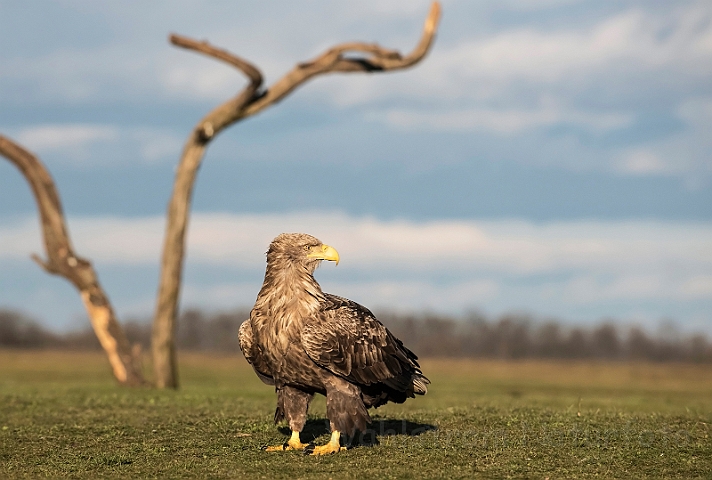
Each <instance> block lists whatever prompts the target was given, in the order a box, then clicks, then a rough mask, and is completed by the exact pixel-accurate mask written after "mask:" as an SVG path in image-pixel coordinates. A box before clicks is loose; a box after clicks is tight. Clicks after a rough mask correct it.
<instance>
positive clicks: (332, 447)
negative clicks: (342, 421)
mask: <svg viewBox="0 0 712 480" xmlns="http://www.w3.org/2000/svg"><path fill="white" fill-rule="evenodd" d="M340 437H341V433H340V432H339V431H337V430H334V431H333V432H331V440H329V443H327V444H326V445H320V446H318V447H314V450H312V451H311V452H310V453H309V454H310V455H330V454H332V453H336V452H340V451H342V450H346V447H342V446H341V443H340V442H339V438H340Z"/></svg>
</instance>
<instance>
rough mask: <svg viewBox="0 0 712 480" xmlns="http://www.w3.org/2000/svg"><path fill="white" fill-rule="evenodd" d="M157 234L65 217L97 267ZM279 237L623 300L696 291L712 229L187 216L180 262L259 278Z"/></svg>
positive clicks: (408, 267)
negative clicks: (575, 287)
mask: <svg viewBox="0 0 712 480" xmlns="http://www.w3.org/2000/svg"><path fill="white" fill-rule="evenodd" d="M38 228H39V227H38V225H37V222H36V220H34V219H28V220H26V221H24V222H20V223H18V224H15V225H12V226H5V227H2V228H0V240H1V241H0V244H2V245H3V248H2V250H1V251H0V258H3V257H4V258H6V259H9V258H18V257H25V256H26V255H28V254H29V253H31V252H33V251H37V250H39V231H38ZM163 228H164V220H163V218H161V217H147V218H103V217H101V218H72V219H71V220H70V229H71V231H72V236H73V238H74V242H75V244H76V245H77V252H78V253H79V254H81V255H85V256H87V257H89V258H92V259H94V260H96V261H98V262H102V263H105V264H117V265H122V264H136V265H139V264H156V263H157V262H158V258H159V255H160V246H161V242H162V235H163ZM283 231H305V232H310V233H312V234H314V235H316V236H317V237H319V238H321V239H322V241H324V242H326V243H329V244H331V245H333V246H334V247H336V248H337V249H338V250H339V251H340V253H341V257H342V264H341V265H340V266H339V269H340V270H341V269H348V270H350V271H352V272H364V273H373V272H391V273H397V272H401V274H403V275H425V276H428V275H445V276H446V277H447V278H450V279H451V280H452V279H458V281H463V279H465V280H464V281H466V279H467V278H470V279H472V275H474V274H477V275H478V276H481V275H505V276H514V277H521V278H525V277H528V276H531V275H550V274H570V273H572V272H579V274H586V275H587V276H588V277H591V278H593V277H601V278H604V277H606V276H612V277H615V278H616V279H617V280H616V281H617V282H619V284H615V283H610V282H608V284H609V286H610V285H613V286H612V287H611V288H613V290H615V291H617V292H623V294H624V295H635V294H636V292H638V291H640V292H644V293H645V292H648V293H650V292H653V291H661V290H662V289H663V285H662V283H661V284H660V285H658V286H655V285H656V284H655V283H654V282H653V283H645V282H647V281H648V280H649V279H652V278H667V279H668V280H669V281H675V282H678V281H680V279H685V281H690V282H692V283H689V285H688V284H685V285H688V286H687V287H684V288H683V289H682V290H680V291H683V290H684V291H688V292H703V291H705V290H704V288H703V286H704V285H706V284H705V283H704V282H705V281H706V280H700V279H706V278H707V277H706V276H708V275H710V274H712V226H710V225H707V224H696V223H669V222H642V221H637V222H595V221H576V222H560V223H549V224H533V223H529V222H523V221H509V220H499V221H456V220H453V221H431V222H423V223H415V222H408V221H380V220H376V219H372V218H353V217H349V216H346V215H342V214H337V213H331V214H330V213H301V214H285V215H231V214H195V215H193V217H192V220H191V225H190V231H189V236H188V261H189V262H190V263H193V264H202V265H215V266H229V267H231V268H241V269H248V270H257V271H260V270H262V269H263V268H264V253H265V251H266V249H267V246H268V245H269V242H270V241H271V240H272V239H273V238H274V237H275V236H277V235H278V234H279V233H282V232H283ZM582 278H583V277H582ZM693 278H695V279H697V280H694V281H693V280H691V279H693ZM641 279H646V280H645V281H643V280H641ZM670 279H672V280H670ZM478 281H479V280H478ZM700 282H702V283H700ZM700 285H702V286H700ZM664 287H665V288H668V287H669V285H664ZM680 288H682V287H680ZM646 289H647V290H646ZM583 290H585V288H584V289H583ZM648 293H645V294H646V295H647V294H648Z"/></svg>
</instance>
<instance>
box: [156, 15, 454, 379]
mask: <svg viewBox="0 0 712 480" xmlns="http://www.w3.org/2000/svg"><path fill="white" fill-rule="evenodd" d="M439 19H440V5H439V3H438V2H433V4H432V6H431V8H430V12H429V14H428V17H427V19H426V21H425V26H424V28H423V34H422V36H421V39H420V42H419V43H418V45H417V46H416V47H415V49H414V50H413V51H412V52H411V53H409V54H408V55H406V56H402V55H401V54H400V53H399V52H397V51H395V50H388V49H385V48H382V47H380V46H379V45H376V44H366V43H358V42H351V43H343V44H341V45H337V46H335V47H333V48H331V49H329V50H327V51H326V52H324V53H323V54H322V55H320V56H319V57H317V58H315V59H314V60H312V61H309V62H305V63H300V64H297V65H296V66H295V67H294V68H293V69H292V70H291V71H290V72H288V73H287V74H286V75H284V76H283V77H282V78H281V79H280V80H278V81H277V82H276V83H274V85H272V86H271V87H270V88H268V89H267V90H261V86H262V74H261V73H260V71H259V70H258V69H257V68H255V67H254V66H252V65H251V64H250V63H248V62H246V61H245V60H243V59H241V58H239V57H237V56H235V55H233V54H231V53H229V52H226V51H224V50H220V49H218V48H215V47H213V46H212V45H210V44H208V43H207V42H197V41H195V40H192V39H189V38H185V37H181V36H178V35H171V37H170V41H171V42H172V43H173V44H174V45H176V46H179V47H183V48H187V49H191V50H195V51H197V52H200V53H203V54H205V55H208V56H211V57H213V58H216V59H218V60H222V61H224V62H227V63H229V64H231V65H233V66H234V67H236V68H237V69H239V70H240V71H242V72H243V73H244V74H245V75H246V76H247V77H248V78H249V80H250V83H249V84H248V85H247V87H245V88H244V90H243V91H242V92H241V93H240V94H238V95H237V97H235V98H233V99H231V100H229V101H227V102H225V103H224V104H222V105H220V106H218V107H217V108H215V109H214V110H213V111H211V112H210V113H208V114H207V115H206V116H205V117H204V118H203V119H202V120H200V122H198V124H197V125H196V126H195V128H194V129H193V131H192V132H191V134H190V135H189V137H188V140H187V141H186V144H185V146H184V148H183V154H182V157H181V160H180V164H179V166H178V170H177V172H176V179H175V183H174V186H173V194H172V197H171V200H170V203H169V205H168V214H167V225H166V236H165V240H164V244H163V258H162V261H161V278H160V285H159V290H158V298H157V302H156V312H155V316H154V320H153V322H154V323H153V338H152V353H153V365H154V381H155V383H156V386H158V387H163V388H165V387H168V388H177V387H178V372H177V370H176V351H175V344H174V341H173V338H174V331H175V325H176V317H177V314H178V301H179V294H180V285H181V280H182V272H183V258H184V252H185V235H186V229H187V226H188V215H189V211H190V202H191V195H192V191H193V184H194V182H195V178H196V174H197V171H198V168H199V167H200V162H201V161H202V159H203V155H204V153H205V149H206V147H207V145H208V144H209V143H210V141H211V140H212V139H213V138H215V136H216V135H217V134H218V133H220V132H221V131H222V130H223V129H225V128H226V127H228V126H230V125H231V124H233V123H235V122H237V121H239V120H242V119H244V118H246V117H248V116H251V115H254V114H256V113H258V112H260V111H262V110H264V109H265V108H267V107H268V106H270V105H273V104H274V103H277V102H278V101H280V100H281V99H282V98H284V97H285V96H287V95H288V94H289V93H291V92H292V91H293V90H294V89H296V88H297V87H299V86H300V85H302V84H303V83H305V82H306V81H307V80H309V79H310V78H312V77H315V76H317V75H322V74H326V73H334V72H344V73H348V72H382V71H387V70H397V69H402V68H407V67H410V66H412V65H414V64H416V63H417V62H419V61H420V60H422V59H423V57H425V54H426V53H427V52H428V50H429V49H430V46H431V45H432V43H433V40H434V38H435V32H436V30H437V25H438V21H439ZM346 53H351V54H352V55H350V56H349V57H346V56H345V54H346ZM354 53H360V54H362V56H361V57H360V58H357V57H355V56H353V54H354Z"/></svg>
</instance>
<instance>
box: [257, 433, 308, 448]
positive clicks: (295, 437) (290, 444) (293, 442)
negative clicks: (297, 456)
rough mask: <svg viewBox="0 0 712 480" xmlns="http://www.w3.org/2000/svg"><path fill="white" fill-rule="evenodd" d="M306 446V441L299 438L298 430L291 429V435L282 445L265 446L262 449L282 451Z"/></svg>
mask: <svg viewBox="0 0 712 480" xmlns="http://www.w3.org/2000/svg"><path fill="white" fill-rule="evenodd" d="M308 446H309V444H308V443H302V441H301V440H299V432H295V431H292V436H291V437H290V438H289V440H287V441H286V442H285V443H284V444H283V445H275V446H274V447H265V448H264V450H265V451H266V452H282V451H284V450H304V449H305V448H307V447H308Z"/></svg>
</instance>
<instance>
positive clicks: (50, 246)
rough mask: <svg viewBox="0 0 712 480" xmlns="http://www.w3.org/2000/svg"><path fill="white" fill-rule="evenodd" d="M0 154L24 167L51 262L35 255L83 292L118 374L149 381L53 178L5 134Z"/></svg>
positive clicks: (128, 381)
mask: <svg viewBox="0 0 712 480" xmlns="http://www.w3.org/2000/svg"><path fill="white" fill-rule="evenodd" d="M0 155H2V156H4V157H5V158H7V159H8V160H9V161H10V163H12V164H13V165H15V166H16V167H17V168H18V169H19V170H20V172H21V173H22V175H23V176H24V177H25V179H26V180H27V182H28V183H29V184H30V188H32V193H33V194H34V197H35V200H36V202H37V208H38V210H39V214H40V219H41V224H42V237H43V239H44V247H45V252H46V254H47V260H46V261H44V260H42V259H41V258H40V257H39V256H38V255H36V254H35V255H32V259H33V260H34V261H35V262H37V263H38V264H39V265H40V267H42V268H43V269H44V270H45V271H47V272H48V273H52V274H54V275H59V276H62V277H64V278H66V279H67V280H69V281H70V282H71V283H72V284H73V285H74V286H75V287H76V288H77V290H79V294H80V295H81V297H82V301H83V302H84V307H85V308H86V310H87V313H88V314H89V319H90V321H91V324H92V327H94V332H95V333H96V336H97V338H98V339H99V342H100V343H101V346H102V347H103V348H104V350H105V351H106V354H107V356H108V357H109V363H110V364H111V368H112V370H113V373H114V377H115V378H116V379H117V380H118V381H119V382H120V383H122V384H126V385H141V384H144V383H146V382H145V381H144V379H143V375H142V373H141V370H140V368H139V367H138V365H137V363H138V362H137V359H136V358H135V353H134V352H133V351H132V349H131V346H130V345H129V342H128V340H127V339H126V336H125V335H124V333H123V330H122V329H121V325H120V324H119V323H118V322H117V320H116V316H115V315H114V311H113V308H112V307H111V303H110V302H109V298H108V297H107V296H106V294H105V293H104V289H103V288H102V287H101V285H100V284H99V279H98V278H97V276H96V272H94V268H93V267H92V265H91V263H90V262H89V260H87V259H84V258H82V257H80V256H78V255H76V254H75V253H74V248H73V247H72V243H71V241H70V239H69V233H68V231H67V226H66V225H65V222H64V213H63V212H62V204H61V202H60V200H59V195H58V194H57V189H56V188H55V186H54V181H53V180H52V176H51V175H50V174H49V172H48V171H47V169H46V168H45V167H44V165H43V164H42V162H41V161H40V160H39V159H38V158H37V157H35V156H34V155H33V154H32V153H30V152H29V151H27V150H25V149H24V148H23V147H21V146H20V145H18V144H17V143H15V142H13V141H12V140H10V139H9V138H7V137H3V136H2V135H0Z"/></svg>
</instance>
